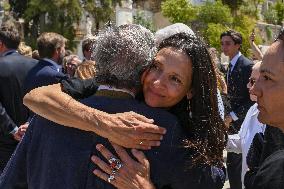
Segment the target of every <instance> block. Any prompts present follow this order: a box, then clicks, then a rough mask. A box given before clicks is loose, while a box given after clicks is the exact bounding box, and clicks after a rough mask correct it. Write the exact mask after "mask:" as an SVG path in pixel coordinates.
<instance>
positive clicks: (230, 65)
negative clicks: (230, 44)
mask: <svg viewBox="0 0 284 189" xmlns="http://www.w3.org/2000/svg"><path fill="white" fill-rule="evenodd" d="M231 69H232V64H231V63H229V67H228V74H227V75H228V77H227V81H228V82H227V83H229V78H230V77H231V72H232V70H231Z"/></svg>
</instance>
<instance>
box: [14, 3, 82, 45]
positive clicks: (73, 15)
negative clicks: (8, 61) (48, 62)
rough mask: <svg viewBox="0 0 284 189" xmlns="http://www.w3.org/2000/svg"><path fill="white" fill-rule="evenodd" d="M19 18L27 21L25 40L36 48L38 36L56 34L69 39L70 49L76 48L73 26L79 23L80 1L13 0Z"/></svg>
mask: <svg viewBox="0 0 284 189" xmlns="http://www.w3.org/2000/svg"><path fill="white" fill-rule="evenodd" d="M10 3H11V6H12V10H13V11H14V12H15V13H16V16H17V17H23V18H24V19H25V35H26V36H25V40H26V42H27V43H28V44H29V45H31V46H32V47H33V48H35V43H36V39H37V37H38V35H39V34H40V33H42V32H47V31H50V32H56V33H59V34H62V35H63V36H64V37H66V38H67V39H68V47H69V48H72V47H74V46H75V43H74V41H73V39H74V37H75V31H74V27H73V24H74V23H76V22H79V20H80V18H81V15H82V7H81V5H80V2H79V1H78V0H21V1H18V0H11V1H10Z"/></svg>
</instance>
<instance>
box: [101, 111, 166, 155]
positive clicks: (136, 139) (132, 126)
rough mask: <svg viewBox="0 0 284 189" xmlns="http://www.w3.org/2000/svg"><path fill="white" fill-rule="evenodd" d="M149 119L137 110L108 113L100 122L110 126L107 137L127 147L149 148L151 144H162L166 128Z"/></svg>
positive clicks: (107, 126) (106, 126)
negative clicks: (136, 111)
mask: <svg viewBox="0 0 284 189" xmlns="http://www.w3.org/2000/svg"><path fill="white" fill-rule="evenodd" d="M153 122H154V120H152V119H148V118H146V117H144V116H142V115H140V114H137V113H135V112H125V113H117V114H106V117H105V118H104V119H100V123H99V124H101V123H102V124H103V126H104V128H108V131H107V132H106V136H105V137H106V138H108V139H109V140H110V141H111V142H113V143H116V144H118V145H120V146H123V147H126V148H135V149H143V150H148V149H151V146H160V143H161V142H160V140H162V139H163V134H165V132H166V129H164V128H162V127H158V126H157V125H154V124H153Z"/></svg>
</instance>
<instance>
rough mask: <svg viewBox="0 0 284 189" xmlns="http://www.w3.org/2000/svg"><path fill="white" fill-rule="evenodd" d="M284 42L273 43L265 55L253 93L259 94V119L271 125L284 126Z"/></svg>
mask: <svg viewBox="0 0 284 189" xmlns="http://www.w3.org/2000/svg"><path fill="white" fill-rule="evenodd" d="M283 46H284V44H283V41H281V42H280V41H277V42H275V43H273V44H272V45H271V46H270V48H269V49H268V51H267V53H266V54H265V55H264V57H263V61H262V64H261V66H260V77H259V79H258V80H257V81H256V83H255V85H254V86H253V88H252V90H251V93H252V94H254V95H256V96H257V103H258V109H259V111H260V113H259V115H258V119H259V120H260V121H261V122H263V123H265V124H269V125H271V126H275V127H279V128H284V116H283V111H284V98H283V97H284V53H283V52H284V48H283Z"/></svg>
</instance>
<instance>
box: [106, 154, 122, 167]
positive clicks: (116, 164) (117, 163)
mask: <svg viewBox="0 0 284 189" xmlns="http://www.w3.org/2000/svg"><path fill="white" fill-rule="evenodd" d="M108 162H109V164H110V168H111V169H112V170H119V169H120V168H121V167H122V163H121V161H120V159H118V158H115V157H111V158H109V160H108Z"/></svg>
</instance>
